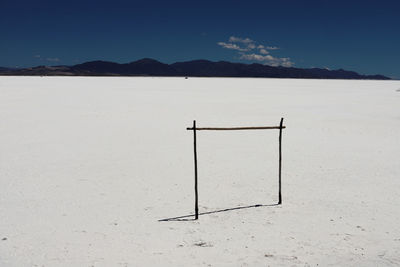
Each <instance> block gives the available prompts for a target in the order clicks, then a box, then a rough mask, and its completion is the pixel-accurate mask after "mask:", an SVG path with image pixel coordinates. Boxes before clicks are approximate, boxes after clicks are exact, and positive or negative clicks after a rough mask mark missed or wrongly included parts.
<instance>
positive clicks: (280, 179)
mask: <svg viewBox="0 0 400 267" xmlns="http://www.w3.org/2000/svg"><path fill="white" fill-rule="evenodd" d="M282 125H283V118H281V123H280V124H279V201H278V204H282V129H283V128H284V127H283V126H282Z"/></svg>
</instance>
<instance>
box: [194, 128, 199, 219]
mask: <svg viewBox="0 0 400 267" xmlns="http://www.w3.org/2000/svg"><path fill="white" fill-rule="evenodd" d="M193 140H194V144H193V145H194V199H195V200H194V213H195V220H197V219H199V194H198V188H197V145H196V121H195V120H194V121H193Z"/></svg>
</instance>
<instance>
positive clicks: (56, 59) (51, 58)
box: [46, 57, 60, 62]
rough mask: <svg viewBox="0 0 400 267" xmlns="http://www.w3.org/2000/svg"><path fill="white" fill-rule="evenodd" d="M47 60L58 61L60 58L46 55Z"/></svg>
mask: <svg viewBox="0 0 400 267" xmlns="http://www.w3.org/2000/svg"><path fill="white" fill-rule="evenodd" d="M46 60H47V61H49V62H59V61H60V59H59V58H58V57H48V58H46Z"/></svg>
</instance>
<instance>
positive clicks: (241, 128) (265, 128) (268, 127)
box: [186, 126, 286, 131]
mask: <svg viewBox="0 0 400 267" xmlns="http://www.w3.org/2000/svg"><path fill="white" fill-rule="evenodd" d="M285 128H286V126H282V129H285ZM194 129H196V131H213V130H215V131H228V130H270V129H280V127H279V126H261V127H230V128H227V127H201V128H197V127H196V128H193V127H188V128H186V130H194Z"/></svg>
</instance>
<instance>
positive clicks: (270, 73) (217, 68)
mask: <svg viewBox="0 0 400 267" xmlns="http://www.w3.org/2000/svg"><path fill="white" fill-rule="evenodd" d="M0 75H23V76H47V75H48V76H172V77H179V76H184V77H187V76H190V77H259V78H310V79H369V80H390V78H388V77H386V76H383V75H362V74H358V73H357V72H354V71H347V70H343V69H338V70H328V69H321V68H310V69H302V68H293V67H280V66H279V67H274V66H268V65H262V64H257V63H253V64H243V63H232V62H227V61H218V62H213V61H208V60H193V61H186V62H176V63H173V64H165V63H162V62H159V61H157V60H154V59H150V58H144V59H141V60H138V61H134V62H131V63H125V64H120V63H115V62H109V61H90V62H86V63H82V64H77V65H73V66H38V67H32V68H21V69H15V68H14V69H11V68H2V67H0Z"/></svg>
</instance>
